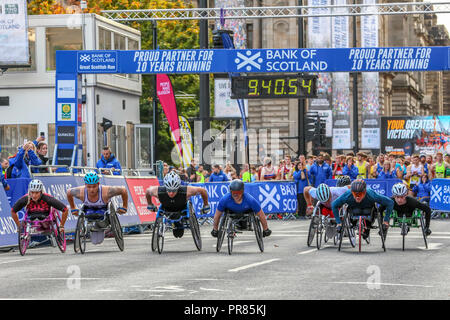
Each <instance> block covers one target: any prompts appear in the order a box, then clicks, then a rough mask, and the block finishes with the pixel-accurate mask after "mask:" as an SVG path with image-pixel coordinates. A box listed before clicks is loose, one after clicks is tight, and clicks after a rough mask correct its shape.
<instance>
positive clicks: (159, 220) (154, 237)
mask: <svg viewBox="0 0 450 320" xmlns="http://www.w3.org/2000/svg"><path fill="white" fill-rule="evenodd" d="M160 223H162V218H157V219H156V220H155V223H154V225H153V231H152V251H153V252H155V251H156V250H157V249H158V230H159V224H160Z"/></svg>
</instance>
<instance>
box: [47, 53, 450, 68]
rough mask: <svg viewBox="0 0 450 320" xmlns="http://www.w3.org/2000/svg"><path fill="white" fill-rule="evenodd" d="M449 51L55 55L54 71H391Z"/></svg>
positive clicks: (430, 64) (433, 60)
mask: <svg viewBox="0 0 450 320" xmlns="http://www.w3.org/2000/svg"><path fill="white" fill-rule="evenodd" d="M449 51H450V47H389V48H322V49H311V48H302V49H246V50H234V49H226V50H224V49H191V50H137V51H134V50H127V51H121V50H108V51H89V50H88V51H56V70H57V72H58V73H239V72H295V73H296V72H307V73H308V72H370V71H372V72H396V71H440V70H448V69H449V62H448V60H449V59H448V56H449Z"/></svg>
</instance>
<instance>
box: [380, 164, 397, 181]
mask: <svg viewBox="0 0 450 320" xmlns="http://www.w3.org/2000/svg"><path fill="white" fill-rule="evenodd" d="M395 172H396V170H395V168H394V169H392V168H391V163H390V162H389V161H385V162H384V166H383V170H382V171H381V172H380V173H379V174H378V177H377V179H383V180H386V179H393V178H396V177H397V176H396V173H395Z"/></svg>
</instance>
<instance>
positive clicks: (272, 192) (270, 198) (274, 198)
mask: <svg viewBox="0 0 450 320" xmlns="http://www.w3.org/2000/svg"><path fill="white" fill-rule="evenodd" d="M259 192H260V193H261V194H260V195H259V197H258V198H259V201H260V202H261V208H265V207H266V206H267V211H272V210H273V206H275V207H276V208H277V209H280V200H281V196H280V195H279V194H278V193H277V187H274V188H273V189H270V187H269V185H268V184H266V185H265V187H259ZM264 211H265V210H264Z"/></svg>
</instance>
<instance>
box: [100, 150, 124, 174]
mask: <svg viewBox="0 0 450 320" xmlns="http://www.w3.org/2000/svg"><path fill="white" fill-rule="evenodd" d="M97 168H98V169H101V168H105V169H112V170H113V174H114V175H116V176H118V175H121V174H122V167H121V166H120V162H119V160H117V159H116V158H115V157H114V155H113V154H112V153H111V149H110V147H103V150H102V157H101V158H100V160H98V162H97ZM101 172H102V174H110V170H101Z"/></svg>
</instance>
